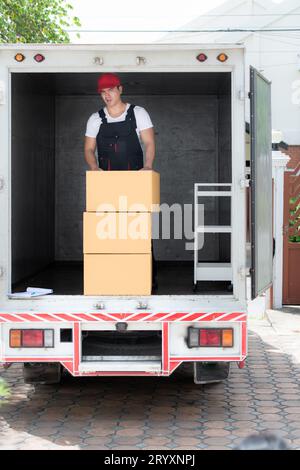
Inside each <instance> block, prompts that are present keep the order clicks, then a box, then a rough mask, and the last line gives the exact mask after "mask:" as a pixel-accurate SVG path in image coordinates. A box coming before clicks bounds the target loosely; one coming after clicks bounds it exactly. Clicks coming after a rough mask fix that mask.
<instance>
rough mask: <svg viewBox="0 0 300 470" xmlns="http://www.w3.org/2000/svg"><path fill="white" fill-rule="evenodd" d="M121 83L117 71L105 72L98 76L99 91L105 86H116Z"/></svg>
mask: <svg viewBox="0 0 300 470" xmlns="http://www.w3.org/2000/svg"><path fill="white" fill-rule="evenodd" d="M119 85H121V81H120V79H119V77H118V75H116V74H115V73H104V74H102V75H101V76H100V77H99V78H98V93H101V91H102V90H103V89H104V88H114V87H115V86H119Z"/></svg>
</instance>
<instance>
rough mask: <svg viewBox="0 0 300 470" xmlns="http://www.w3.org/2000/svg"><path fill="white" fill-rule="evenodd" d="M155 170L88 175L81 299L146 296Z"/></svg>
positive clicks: (149, 280)
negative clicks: (88, 297) (82, 291)
mask: <svg viewBox="0 0 300 470" xmlns="http://www.w3.org/2000/svg"><path fill="white" fill-rule="evenodd" d="M159 195H160V179H159V174H158V173H157V172H155V171H148V170H146V171H88V172H87V177H86V212H85V213H84V217H83V252H84V295H150V294H151V287H152V254H151V230H152V227H151V225H152V224H151V212H152V211H154V210H159V202H160V199H159Z"/></svg>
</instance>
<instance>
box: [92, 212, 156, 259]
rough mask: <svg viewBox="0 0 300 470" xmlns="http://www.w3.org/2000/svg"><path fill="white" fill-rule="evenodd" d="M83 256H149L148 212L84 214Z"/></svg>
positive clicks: (149, 215)
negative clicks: (117, 254)
mask: <svg viewBox="0 0 300 470" xmlns="http://www.w3.org/2000/svg"><path fill="white" fill-rule="evenodd" d="M83 252H84V253H92V254H93V253H151V213H150V212H124V213H123V212H122V213H121V212H99V213H98V212H85V213H84V214H83Z"/></svg>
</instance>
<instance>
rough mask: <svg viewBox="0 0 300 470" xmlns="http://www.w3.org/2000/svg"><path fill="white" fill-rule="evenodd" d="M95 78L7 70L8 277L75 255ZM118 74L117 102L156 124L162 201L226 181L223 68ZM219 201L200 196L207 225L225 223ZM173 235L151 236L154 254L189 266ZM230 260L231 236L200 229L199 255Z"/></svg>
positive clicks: (225, 207)
mask: <svg viewBox="0 0 300 470" xmlns="http://www.w3.org/2000/svg"><path fill="white" fill-rule="evenodd" d="M97 77H98V74H15V75H14V76H13V80H12V84H13V103H12V104H13V117H12V129H13V135H12V195H13V198H12V213H13V218H12V219H13V225H12V233H13V240H12V245H13V250H12V251H13V282H17V281H18V280H20V279H22V278H24V277H26V276H29V275H32V274H34V273H35V272H36V271H38V270H39V269H42V268H43V267H44V266H46V265H47V264H49V263H51V262H52V261H62V262H71V261H75V262H76V261H82V213H83V211H84V210H85V171H86V170H87V165H86V163H85V161H84V158H83V143H84V133H85V128H86V122H87V119H88V117H89V116H90V115H91V114H92V113H93V112H96V111H97V110H98V109H99V108H100V107H101V106H102V102H101V100H100V99H99V96H98V95H97V94H96V93H95V88H96V80H97ZM121 79H122V82H123V83H124V95H123V99H124V101H128V102H131V103H134V104H137V105H140V106H143V107H145V108H146V109H147V111H148V112H149V114H150V116H151V119H152V121H153V124H154V127H155V137H156V161H155V169H156V170H157V171H158V172H159V173H160V175H161V203H162V204H163V203H166V204H168V205H170V206H172V205H173V204H176V203H178V204H180V205H181V206H182V205H183V204H190V209H191V210H192V208H193V202H194V183H216V182H231V97H230V86H231V85H230V74H229V73H202V74H201V73H200V74H184V73H178V74H177V73H172V74H157V73H150V74H149V73H140V74H139V73H136V74H129V73H127V74H125V73H124V74H121ZM126 91H127V92H126ZM134 92H135V93H134ZM221 199H222V198H207V199H206V200H205V201H203V202H205V223H206V224H212V225H215V224H223V223H224V224H228V220H229V219H228V218H229V217H230V201H223V200H222V201H221ZM171 220H173V219H172V217H171ZM172 232H173V230H172V228H171V239H166V240H164V239H161V237H160V239H159V240H155V241H154V252H155V257H156V259H157V260H158V261H166V262H173V261H176V262H177V261H178V262H186V261H187V262H192V260H193V251H191V250H190V251H187V250H186V246H185V244H186V242H187V241H191V240H188V239H185V238H183V239H178V240H176V239H173V238H172ZM229 259H230V235H228V234H221V235H218V234H205V245H204V247H203V249H202V250H200V251H199V260H200V261H229ZM76 272H77V274H76V273H75V274H74V276H77V275H78V273H79V276H81V274H80V271H76ZM188 273H189V274H188V276H190V275H191V276H192V267H190V268H188ZM53 275H54V274H53ZM61 275H62V278H64V277H65V275H64V274H63V273H62V274H61ZM55 276H56V274H55ZM45 282H46V283H47V279H46V280H45ZM189 282H190V281H188V283H189ZM43 285H45V284H43ZM49 287H51V286H49ZM178 287H179V286H178ZM166 293H167V292H166Z"/></svg>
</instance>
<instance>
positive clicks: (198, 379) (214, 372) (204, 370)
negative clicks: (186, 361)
mask: <svg viewBox="0 0 300 470" xmlns="http://www.w3.org/2000/svg"><path fill="white" fill-rule="evenodd" d="M229 370H230V362H194V382H195V384H211V383H219V382H222V381H223V380H226V379H227V378H228V377H229Z"/></svg>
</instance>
